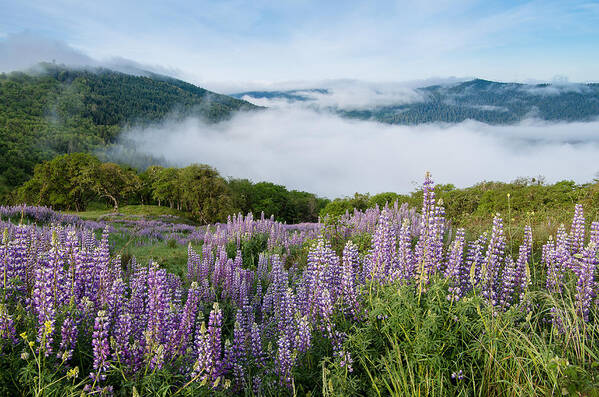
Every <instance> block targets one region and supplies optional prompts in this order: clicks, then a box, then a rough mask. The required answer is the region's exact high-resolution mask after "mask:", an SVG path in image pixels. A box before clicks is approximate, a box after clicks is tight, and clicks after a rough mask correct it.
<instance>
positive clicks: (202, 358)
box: [191, 322, 213, 381]
mask: <svg viewBox="0 0 599 397" xmlns="http://www.w3.org/2000/svg"><path fill="white" fill-rule="evenodd" d="M195 349H196V355H197V359H196V362H195V364H194V366H193V371H192V373H191V377H192V379H195V380H197V381H203V380H204V379H207V378H208V377H209V376H210V374H211V373H212V365H213V362H212V353H211V350H210V336H209V335H208V333H207V332H206V323H204V322H202V325H201V326H200V328H198V330H197V332H196V337H195Z"/></svg>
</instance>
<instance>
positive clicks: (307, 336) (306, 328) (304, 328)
mask: <svg viewBox="0 0 599 397" xmlns="http://www.w3.org/2000/svg"><path fill="white" fill-rule="evenodd" d="M311 340H312V331H311V330H310V323H309V322H308V316H303V317H299V313H298V319H297V335H296V341H295V346H296V349H297V350H298V351H299V352H300V353H305V352H307V351H308V350H309V349H310V346H311Z"/></svg>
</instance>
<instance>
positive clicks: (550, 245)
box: [542, 236, 562, 293]
mask: <svg viewBox="0 0 599 397" xmlns="http://www.w3.org/2000/svg"><path fill="white" fill-rule="evenodd" d="M542 252H543V254H542V261H543V263H544V264H545V266H546V267H547V280H546V281H545V288H547V291H549V292H550V293H561V291H562V273H561V269H560V266H559V263H558V260H557V259H556V249H555V242H554V241H553V238H552V237H551V236H549V241H547V244H545V245H543V250H542Z"/></svg>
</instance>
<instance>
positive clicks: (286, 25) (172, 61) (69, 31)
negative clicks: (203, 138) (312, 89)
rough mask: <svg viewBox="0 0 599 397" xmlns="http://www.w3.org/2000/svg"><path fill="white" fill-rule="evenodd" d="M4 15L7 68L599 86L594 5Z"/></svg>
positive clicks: (17, 7) (27, 5) (314, 5)
mask: <svg viewBox="0 0 599 397" xmlns="http://www.w3.org/2000/svg"><path fill="white" fill-rule="evenodd" d="M0 9H1V10H2V12H1V13H0V58H2V57H4V58H5V61H4V69H6V68H7V67H8V66H7V65H9V64H10V62H8V61H7V60H6V59H8V58H10V57H14V58H20V59H25V58H27V59H29V58H35V57H36V56H39V57H46V58H47V57H50V56H54V57H55V58H56V59H57V61H61V60H62V59H63V58H65V57H66V59H67V60H68V59H71V58H69V56H70V57H77V56H81V57H82V58H84V59H85V58H86V57H90V58H93V59H95V60H100V61H106V60H110V59H113V58H125V59H128V60H132V61H134V62H137V63H140V64H143V65H150V66H151V67H154V68H155V69H157V70H166V71H170V72H171V74H176V75H178V76H179V77H182V78H185V79H187V80H190V81H192V82H194V83H202V84H204V85H208V86H219V84H220V86H222V87H223V89H224V87H226V86H227V84H229V85H235V84H236V83H243V82H245V83H247V82H254V83H257V84H269V83H273V82H281V81H307V80H312V81H313V80H323V79H338V78H350V79H360V80H370V81H406V80H414V79H426V78H431V77H449V76H458V77H470V76H476V77H481V78H487V79H493V80H502V81H527V80H531V79H533V80H549V81H551V80H552V79H554V78H555V77H556V76H563V77H566V78H568V79H569V80H570V81H599V51H597V49H598V48H599V2H598V1H471V0H455V1H449V0H440V1H426V0H424V1H322V0H321V1H300V0H291V1H266V0H258V1H251V2H244V1H229V0H221V1H201V0H200V1H180V0H179V1H169V2H164V1H152V0H145V1H113V0H106V1H93V2H91V1H78V0H55V1H51V2H49V1H46V0H43V1H42V0H38V1H6V0H0ZM23 42H25V44H26V45H23ZM34 42H35V43H36V45H33V44H32V43H34ZM49 47H51V48H52V49H51V50H48V48H49ZM7 48H9V50H7ZM3 52H4V54H3ZM53 52H56V54H54V53H53ZM45 60H49V59H45ZM1 64H2V61H0V66H1Z"/></svg>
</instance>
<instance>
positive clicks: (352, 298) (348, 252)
mask: <svg viewBox="0 0 599 397" xmlns="http://www.w3.org/2000/svg"><path fill="white" fill-rule="evenodd" d="M356 263H357V264H356ZM358 266H359V254H358V247H357V246H356V245H355V244H354V243H353V242H352V241H351V240H350V241H348V242H347V244H346V245H345V248H344V249H343V275H342V278H341V290H342V291H341V292H342V298H343V304H344V306H345V310H346V314H348V315H349V316H351V317H355V316H356V315H357V314H358V311H359V303H358V296H357V295H358V293H357V291H356V285H355V284H356V281H357V280H356V275H357V274H358Z"/></svg>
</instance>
